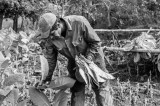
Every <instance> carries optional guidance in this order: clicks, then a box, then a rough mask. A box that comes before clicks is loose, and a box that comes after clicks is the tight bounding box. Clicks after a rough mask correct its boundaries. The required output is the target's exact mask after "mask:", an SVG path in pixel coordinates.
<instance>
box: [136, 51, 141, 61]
mask: <svg viewBox="0 0 160 106" xmlns="http://www.w3.org/2000/svg"><path fill="white" fill-rule="evenodd" d="M140 58H141V57H140V54H139V53H136V54H135V55H134V62H135V63H137V62H139V61H140Z"/></svg>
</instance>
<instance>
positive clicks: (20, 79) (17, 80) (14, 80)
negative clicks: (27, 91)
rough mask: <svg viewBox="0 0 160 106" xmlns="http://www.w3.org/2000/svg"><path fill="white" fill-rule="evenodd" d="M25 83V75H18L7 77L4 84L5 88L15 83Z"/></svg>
mask: <svg viewBox="0 0 160 106" xmlns="http://www.w3.org/2000/svg"><path fill="white" fill-rule="evenodd" d="M24 82H25V74H21V73H20V74H19V73H18V74H13V75H10V76H9V77H7V78H6V79H5V80H4V82H3V86H10V85H13V84H15V83H19V84H24Z"/></svg>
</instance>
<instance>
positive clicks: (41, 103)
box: [29, 87, 51, 106]
mask: <svg viewBox="0 0 160 106" xmlns="http://www.w3.org/2000/svg"><path fill="white" fill-rule="evenodd" d="M29 96H30V99H31V101H32V102H33V103H34V104H35V105H37V106H51V104H50V102H49V100H48V98H47V96H46V95H45V94H44V93H43V92H41V91H40V90H38V89H36V88H35V87H30V88H29Z"/></svg>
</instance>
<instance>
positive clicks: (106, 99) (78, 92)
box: [67, 60, 112, 106]
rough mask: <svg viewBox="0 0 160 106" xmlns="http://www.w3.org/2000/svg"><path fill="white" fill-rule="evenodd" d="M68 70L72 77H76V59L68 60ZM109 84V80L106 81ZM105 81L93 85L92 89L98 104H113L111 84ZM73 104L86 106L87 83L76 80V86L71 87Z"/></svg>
mask: <svg viewBox="0 0 160 106" xmlns="http://www.w3.org/2000/svg"><path fill="white" fill-rule="evenodd" d="M67 68H68V71H69V74H70V76H71V77H72V78H74V79H76V77H75V71H76V69H75V68H76V63H75V61H74V60H69V61H68V67H67ZM106 84H108V82H107V83H106ZM106 84H104V83H101V84H100V87H98V86H96V85H93V86H92V89H93V91H94V92H95V95H96V102H97V106H112V105H111V103H112V98H111V95H110V92H109V86H108V85H106ZM71 93H72V96H71V106H84V102H85V84H84V83H82V82H79V81H78V80H76V82H75V84H74V86H73V87H72V88H71Z"/></svg>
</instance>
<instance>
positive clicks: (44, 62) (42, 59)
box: [40, 55, 49, 80]
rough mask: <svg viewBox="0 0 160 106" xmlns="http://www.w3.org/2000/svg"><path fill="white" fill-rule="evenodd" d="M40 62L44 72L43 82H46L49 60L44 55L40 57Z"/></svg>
mask: <svg viewBox="0 0 160 106" xmlns="http://www.w3.org/2000/svg"><path fill="white" fill-rule="evenodd" d="M40 62H41V72H42V79H41V80H44V79H46V77H47V75H48V72H49V65H48V61H47V59H46V58H45V57H44V56H43V55H40Z"/></svg>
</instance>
